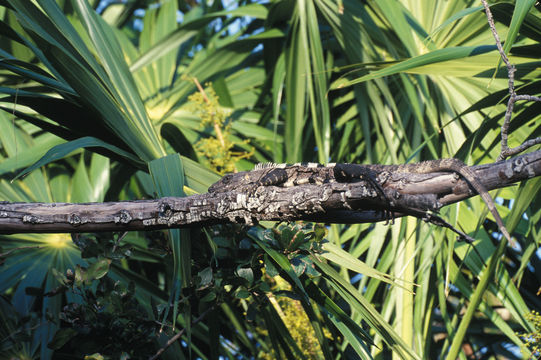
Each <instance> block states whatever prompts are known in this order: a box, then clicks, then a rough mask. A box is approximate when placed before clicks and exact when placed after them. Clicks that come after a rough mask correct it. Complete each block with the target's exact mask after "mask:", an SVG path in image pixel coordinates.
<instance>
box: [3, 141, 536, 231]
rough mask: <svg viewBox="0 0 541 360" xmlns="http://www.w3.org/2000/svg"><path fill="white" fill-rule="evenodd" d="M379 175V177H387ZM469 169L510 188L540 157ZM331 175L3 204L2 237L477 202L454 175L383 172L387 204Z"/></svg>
mask: <svg viewBox="0 0 541 360" xmlns="http://www.w3.org/2000/svg"><path fill="white" fill-rule="evenodd" d="M323 169H324V168H323ZM378 169H379V170H378V174H377V175H381V173H382V172H384V171H386V170H385V167H380V168H379V167H378ZM388 169H392V167H389V168H388ZM471 170H473V171H474V172H475V174H476V175H477V177H478V178H479V179H480V180H481V181H482V183H483V185H484V186H485V187H486V188H487V189H495V188H500V187H505V186H509V185H511V184H512V183H515V182H517V181H522V180H526V179H529V178H532V177H535V176H539V175H540V174H541V150H540V151H535V152H532V153H529V154H525V155H522V156H518V157H516V158H513V159H510V160H507V161H502V162H498V163H494V164H487V165H481V166H473V167H471ZM256 171H257V170H256ZM259 171H261V170H259ZM288 171H296V170H294V169H293V170H288ZM329 174H330V173H329ZM329 174H327V175H328V176H330V178H328V181H326V182H323V183H321V184H313V183H303V184H289V185H287V186H273V185H265V184H263V185H262V184H261V183H253V182H250V181H249V180H247V183H246V184H245V185H241V186H235V187H234V188H230V189H229V188H227V189H225V190H226V191H220V187H218V188H217V189H216V187H214V189H213V190H214V191H215V192H211V193H205V194H201V195H194V196H189V197H184V198H173V197H168V198H161V199H156V200H136V201H120V202H108V203H85V204H70V203H9V202H2V203H0V233H29V232H33V233H45V232H48V233H61V232H69V233H73V232H99V231H130V230H155V229H164V228H175V227H188V226H203V225H211V224H217V223H228V222H233V223H244V224H252V223H255V222H257V221H262V220H275V221H276V220H277V221H293V220H310V221H319V222H326V223H360V222H376V221H382V220H386V219H387V217H388V214H386V213H385V211H382V210H389V209H390V210H392V211H393V213H394V216H404V215H414V216H420V215H422V213H423V211H425V210H430V211H437V210H438V209H440V208H441V207H442V206H445V205H448V204H451V203H454V202H458V201H461V200H463V199H466V198H468V197H471V196H474V195H476V194H475V193H474V192H473V191H472V190H471V188H470V186H469V185H468V183H467V182H466V181H464V180H463V179H461V178H460V177H459V176H457V175H456V174H454V173H442V172H436V173H430V174H415V173H407V172H392V171H386V173H385V181H384V183H383V184H382V185H383V187H384V189H385V195H386V197H387V198H384V197H383V196H382V194H380V193H379V192H378V191H377V190H376V189H375V188H374V186H373V184H371V182H369V181H364V180H359V181H358V182H336V181H334V179H333V178H332V176H331V175H329ZM249 175H253V173H252V172H247V173H244V176H246V178H247V179H248V178H249V177H250V176H249ZM389 201H390V202H389Z"/></svg>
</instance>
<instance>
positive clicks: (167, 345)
mask: <svg viewBox="0 0 541 360" xmlns="http://www.w3.org/2000/svg"><path fill="white" fill-rule="evenodd" d="M211 310H214V306H211V307H210V308H208V309H207V310H205V311H203V313H202V314H201V315H199V317H198V318H197V319H195V320H194V321H192V325H195V324H197V323H198V322H200V321H201V320H203V319H204V318H205V316H206V315H207V314H208V313H209V312H210V311H211ZM185 330H186V328H183V329H182V330H180V331H179V332H178V333H176V334H175V335H173V337H172V338H171V339H169V340H167V343H166V344H165V345H164V346H163V347H162V348H160V349H159V350H158V351H157V352H156V354H154V355H153V356H151V357H150V358H149V359H148V360H156V359H157V358H158V357H159V356H160V355H161V354H162V353H163V352H164V351H165V350H167V348H168V347H169V346H171V345H173V344H174V343H175V342H176V341H177V340H178V339H180V337H181V336H182V335H184V332H185Z"/></svg>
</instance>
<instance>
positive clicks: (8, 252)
mask: <svg viewBox="0 0 541 360" xmlns="http://www.w3.org/2000/svg"><path fill="white" fill-rule="evenodd" d="M42 247H43V246H42V245H31V246H21V247H16V248H13V249H10V250H9V251H6V252H5V253H1V254H0V259H1V258H3V257H6V256H8V255H9V254H11V253H12V252H14V251H17V250H24V249H39V248H42Z"/></svg>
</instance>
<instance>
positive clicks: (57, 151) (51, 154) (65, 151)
mask: <svg viewBox="0 0 541 360" xmlns="http://www.w3.org/2000/svg"><path fill="white" fill-rule="evenodd" d="M87 147H89V148H92V147H102V148H105V149H107V150H110V151H112V152H114V153H116V154H118V155H120V156H122V157H124V158H126V159H128V160H129V161H131V162H133V163H136V164H140V163H141V162H140V160H139V159H137V158H136V157H135V156H133V155H132V154H130V153H128V152H126V151H124V150H122V149H120V148H118V147H116V146H114V145H111V144H107V143H105V142H103V141H101V140H99V139H96V138H93V137H90V136H87V137H83V138H80V139H77V140H73V141H69V142H67V143H63V144H60V145H56V146H54V147H53V148H52V149H50V150H49V151H47V153H46V154H45V155H43V157H41V159H39V160H38V161H37V162H35V163H34V164H32V165H31V166H29V167H27V168H26V169H24V170H23V171H21V172H20V173H19V174H18V175H17V176H16V177H15V178H14V179H13V180H16V179H18V178H20V177H21V176H24V175H26V174H28V173H30V172H32V171H33V170H35V169H37V168H40V167H42V166H44V165H46V164H48V163H51V162H53V161H56V160H59V159H63V158H64V157H66V156H68V155H69V154H71V153H72V152H73V151H75V150H77V149H80V148H87Z"/></svg>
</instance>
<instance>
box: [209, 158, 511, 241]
mask: <svg viewBox="0 0 541 360" xmlns="http://www.w3.org/2000/svg"><path fill="white" fill-rule="evenodd" d="M384 172H386V173H389V174H392V173H415V174H429V173H433V172H455V173H457V174H459V175H460V176H462V177H463V178H464V179H465V180H466V181H467V182H468V183H469V184H470V185H471V187H472V188H473V189H474V190H475V191H476V192H477V193H478V194H479V195H480V196H481V198H482V199H483V201H484V202H485V204H486V206H487V208H488V210H489V211H490V212H491V213H492V215H493V216H494V219H495V220H496V223H497V225H498V227H499V229H500V231H501V232H502V234H503V235H504V236H505V238H506V239H507V240H508V241H511V236H510V234H509V232H508V231H507V228H506V227H505V225H504V224H503V220H502V218H501V216H500V214H499V213H498V210H497V209H496V205H495V204H494V201H493V199H492V197H491V196H490V194H489V193H488V191H487V189H486V188H485V186H484V185H483V183H482V182H481V181H480V179H479V178H478V177H477V175H476V174H475V173H474V172H473V171H472V170H471V169H470V168H469V167H468V166H466V165H465V164H464V163H463V162H462V161H460V160H458V159H454V158H449V159H439V160H429V161H424V162H420V163H412V164H402V165H359V164H341V163H339V164H335V163H330V164H328V165H322V164H318V163H296V164H291V165H288V164H274V163H263V164H258V165H256V167H255V168H254V170H252V171H246V172H241V173H235V174H227V175H225V176H224V177H223V178H222V179H220V180H219V181H218V182H216V183H215V184H213V185H212V186H211V187H210V188H209V192H224V191H231V190H235V189H238V188H239V187H243V186H252V187H253V186H254V185H255V186H282V187H289V186H295V185H302V184H324V183H328V182H333V181H336V182H353V181H355V180H357V179H361V180H364V181H367V182H368V183H369V184H371V185H372V187H373V188H374V190H375V191H376V192H377V193H378V194H379V195H381V197H382V198H384V199H386V200H387V201H388V202H389V200H388V199H387V195H386V192H385V191H384V190H383V187H382V185H381V183H380V182H379V181H378V176H379V175H380V174H382V173H384ZM412 210H415V209H412Z"/></svg>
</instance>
